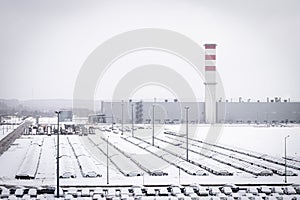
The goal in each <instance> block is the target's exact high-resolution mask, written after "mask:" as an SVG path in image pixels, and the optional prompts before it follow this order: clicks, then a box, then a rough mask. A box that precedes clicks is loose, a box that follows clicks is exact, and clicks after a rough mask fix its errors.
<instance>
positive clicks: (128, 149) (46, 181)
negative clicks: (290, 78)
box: [0, 125, 300, 186]
mask: <svg viewBox="0 0 300 200" xmlns="http://www.w3.org/2000/svg"><path fill="white" fill-rule="evenodd" d="M179 126H180V125H167V126H165V127H164V129H159V127H155V130H156V132H155V137H157V138H160V139H163V140H168V141H169V142H172V143H174V144H175V143H176V140H172V138H171V137H167V135H166V134H164V133H163V130H173V131H174V132H176V133H179V134H181V135H183V134H184V133H185V132H184V131H178V130H179ZM183 127H185V125H183ZM209 128H210V127H209V126H208V125H190V126H189V133H190V132H192V131H193V130H195V133H194V134H191V137H192V138H194V139H199V140H205V139H206V137H207V134H208V131H209ZM183 130H185V129H183ZM299 133H300V127H298V126H294V127H253V126H224V127H223V130H222V132H221V133H220V137H219V138H218V139H217V140H216V144H219V145H224V146H227V147H228V146H229V147H233V148H237V149H242V150H244V149H245V151H246V150H247V151H248V150H251V151H255V152H258V153H263V154H268V155H270V156H276V157H277V158H280V157H283V156H284V137H285V136H287V135H290V137H289V138H288V139H287V155H288V156H290V157H299V155H300V145H299V142H300V134H299ZM134 134H135V136H137V137H139V136H140V137H142V138H143V139H144V140H145V141H148V142H150V143H151V141H152V139H151V136H152V129H137V130H135V131H134ZM107 136H110V137H109V141H110V142H111V143H112V144H113V145H116V146H117V147H118V148H120V149H121V151H122V152H123V153H126V154H128V155H131V157H132V158H134V159H136V160H137V161H139V160H140V164H142V165H144V166H146V167H148V168H151V166H155V169H161V170H163V171H166V172H168V174H169V175H168V176H161V177H158V176H157V177H155V176H150V175H149V174H147V173H144V176H139V177H125V176H124V175H123V174H122V173H121V172H120V170H119V169H118V168H117V167H116V166H115V165H114V163H112V162H111V161H114V159H115V161H114V162H115V163H117V162H118V161H116V159H117V158H120V159H121V161H119V163H120V165H121V166H119V167H122V166H123V165H124V168H125V167H128V166H129V165H130V166H129V168H130V167H132V166H134V169H135V170H136V169H137V168H136V166H135V164H132V163H131V164H128V163H123V164H122V160H127V158H125V157H124V155H121V154H122V152H120V151H118V150H116V149H113V146H112V145H110V146H109V151H110V153H111V154H110V156H111V157H110V158H111V161H110V162H109V183H110V184H126V185H128V184H135V185H136V184H143V183H144V184H172V183H173V184H174V183H175V184H177V183H180V184H187V183H194V182H198V183H208V184H210V183H211V184H213V183H266V184H267V183H283V182H284V176H279V175H276V174H274V175H273V176H255V175H253V174H250V173H247V172H244V171H241V170H237V169H235V168H232V167H229V166H226V165H224V164H220V165H219V166H223V167H224V169H230V170H232V171H233V172H234V175H233V176H216V175H214V174H211V173H209V175H208V176H192V175H189V174H187V173H185V172H184V171H182V170H178V168H176V167H174V166H173V165H170V164H167V163H166V162H165V161H163V162H161V163H162V164H160V163H159V164H158V163H151V164H149V165H147V162H151V161H152V159H151V158H153V155H151V156H150V153H149V151H145V150H143V149H142V148H141V147H142V146H145V147H146V146H147V143H143V142H142V141H141V143H140V144H139V146H141V147H135V146H133V144H132V143H129V142H128V141H126V140H124V139H122V138H123V137H124V138H126V137H130V136H131V132H125V133H124V135H123V136H121V135H120V134H115V133H112V132H102V131H99V130H97V131H96V134H95V135H89V136H75V135H73V136H66V135H62V136H60V137H61V138H64V137H65V139H66V138H67V137H68V138H69V140H70V141H71V140H74V141H75V140H76V141H79V142H80V143H81V144H82V147H83V148H84V149H85V150H86V151H87V152H88V153H89V154H90V155H89V159H91V160H92V162H93V163H94V164H95V165H96V166H97V167H98V169H99V171H100V173H101V175H102V177H98V178H84V177H82V174H81V170H80V167H79V165H78V161H77V158H76V156H75V154H72V156H71V159H72V160H73V165H74V167H75V171H76V178H68V179H61V184H62V185H91V186H93V185H99V184H100V185H105V184H106V182H107V176H106V155H105V151H106V142H105V138H107ZM35 137H41V138H44V140H43V141H44V142H43V145H42V150H41V155H40V162H39V166H38V170H37V174H36V178H35V179H33V180H16V179H15V175H16V172H17V171H18V169H19V167H20V166H21V164H22V161H23V160H24V158H25V156H26V153H27V150H28V149H29V147H30V145H31V143H32V141H33V139H34V138H35ZM55 137H56V136H55V135H52V136H38V135H36V136H30V135H28V136H22V137H21V138H19V139H17V140H16V141H15V142H14V144H13V145H11V147H10V148H9V150H8V151H6V152H5V153H4V154H2V156H1V157H0V163H1V165H0V184H14V185H34V186H36V185H55V184H56V180H55V175H56V171H55V170H56V159H55V156H56V155H55V149H56V147H55V145H56V144H55ZM101 137H102V138H104V140H103V139H101ZM179 140H182V141H181V142H182V144H183V145H181V146H184V141H185V140H184V137H182V138H180V139H179ZM177 143H178V141H177ZM155 144H156V145H159V146H161V147H162V148H166V149H169V150H170V151H177V149H176V148H177V147H176V146H174V145H172V146H170V144H167V143H165V142H163V141H159V140H157V139H156V140H155ZM195 144H196V143H195ZM148 146H149V145H148ZM150 146H151V145H150ZM98 147H99V148H102V151H100V150H99V148H98ZM150 148H152V150H153V151H154V152H155V151H158V150H155V148H154V147H150ZM178 148H179V147H178ZM195 149H196V147H195ZM224 152H225V153H226V151H224ZM114 154H118V155H119V156H116V155H114ZM196 155H197V154H196V153H190V156H191V158H192V159H195V160H197V157H196ZM163 156H164V155H163ZM183 156H184V154H183ZM155 159H156V158H155ZM155 159H154V160H155ZM206 160H208V159H206ZM198 161H199V162H204V163H205V162H206V161H205V160H201V159H199V160H198ZM174 162H177V163H180V164H183V163H182V162H183V161H180V159H179V160H178V161H177V160H176V161H174ZM207 163H208V161H207ZM293 171H294V172H296V173H297V174H298V176H293V177H288V181H289V182H293V183H298V184H300V171H299V170H296V169H293Z"/></svg>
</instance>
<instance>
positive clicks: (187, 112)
mask: <svg viewBox="0 0 300 200" xmlns="http://www.w3.org/2000/svg"><path fill="white" fill-rule="evenodd" d="M184 108H185V110H186V114H185V115H186V161H189V148H188V147H189V107H188V106H186V107H184Z"/></svg>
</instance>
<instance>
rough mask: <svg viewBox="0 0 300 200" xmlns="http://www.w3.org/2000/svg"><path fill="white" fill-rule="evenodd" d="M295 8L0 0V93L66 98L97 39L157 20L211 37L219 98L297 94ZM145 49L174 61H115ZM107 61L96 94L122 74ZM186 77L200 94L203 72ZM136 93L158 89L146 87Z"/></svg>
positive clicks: (294, 2)
mask: <svg viewBox="0 0 300 200" xmlns="http://www.w3.org/2000/svg"><path fill="white" fill-rule="evenodd" d="M299 8H300V1H298V0H282V1H276V0H246V1H242V0H227V1H224V0H218V1H214V0H210V1H202V0H194V1H192V0H185V1H180V0H178V1H176V0H165V1H158V0H157V1H155V0H151V1H150V0H149V1H146V0H137V1H121V0H120V1H112V0H110V1H99V0H97V1H74V0H69V1H61V0H57V1H55V0H51V1H31V0H28V1H23V0H20V1H10V0H7V1H5V0H1V1H0V98H16V99H22V100H25V99H48V98H68V99H71V98H72V96H73V89H74V84H75V81H76V78H77V75H78V73H79V70H80V68H81V66H82V64H83V62H84V61H85V60H86V59H87V57H88V55H89V54H90V53H91V52H92V51H93V50H94V49H95V48H96V47H97V46H99V45H101V43H103V42H104V41H106V40H108V39H109V38H111V37H113V36H115V35H118V34H120V33H123V32H126V31H130V30H135V29H139V28H162V29H168V30H173V31H176V32H178V33H181V34H183V35H186V36H187V37H189V38H191V39H192V40H194V41H195V42H197V43H198V44H199V45H203V44H205V43H216V44H218V46H217V70H218V72H219V74H220V76H221V78H222V81H223V85H224V89H225V94H226V97H227V98H229V99H230V98H235V99H236V98H238V97H239V96H241V97H243V98H245V99H246V98H251V99H263V100H264V99H266V97H267V96H269V97H274V96H279V97H283V98H289V97H290V98H291V99H292V100H298V101H299V100H300V92H299V85H300V77H299V75H300V66H299V57H300V51H299V47H300V37H299V35H300V12H299ZM153 56H156V57H157V58H160V59H161V62H169V63H172V62H173V63H174V60H173V61H172V58H170V57H168V56H167V55H164V54H163V53H162V54H160V55H157V53H155V52H150V53H149V55H147V54H146V53H145V52H144V54H143V55H140V56H137V55H131V56H128V57H127V58H123V60H120V61H119V66H121V67H122V66H123V69H127V67H130V66H132V64H131V63H132V62H134V63H135V64H136V60H138V59H139V61H138V63H139V65H143V64H151V63H150V62H151V60H152V59H151V58H153ZM199 56H201V55H199ZM147 58H148V60H147ZM143 62H144V63H143ZM157 62H159V61H156V63H157ZM122 63H123V64H122ZM176 63H177V64H174V67H175V68H176V67H180V65H181V64H180V61H178V62H176ZM158 64H159V63H158ZM115 65H116V66H114V69H115V70H113V69H112V70H110V71H109V72H108V74H106V78H105V77H104V79H103V80H102V82H100V83H99V84H100V85H99V87H98V91H97V92H96V95H95V96H96V97H97V98H101V99H109V98H110V96H111V91H112V90H113V86H114V85H116V83H117V82H118V80H119V79H120V78H121V77H122V73H119V74H118V67H117V66H118V63H116V64H115ZM175 65H178V66H175ZM182 66H183V64H182ZM187 68H188V67H187ZM186 76H189V74H186ZM190 76H191V77H192V75H190ZM187 79H188V77H187ZM191 79H192V78H191ZM193 81H194V82H193ZM200 81H201V80H200ZM191 83H192V84H193V85H194V86H196V87H199V95H198V97H199V96H200V97H204V93H203V91H204V90H203V89H204V86H203V84H202V83H203V80H202V81H201V82H200V83H199V82H197V80H196V79H195V80H194V79H193V80H191ZM103 85H104V86H105V87H103ZM101 87H102V89H101ZM103 88H105V89H103ZM148 89H149V88H148ZM145 91H147V92H145ZM100 93H101V94H100ZM155 93H157V94H155ZM165 94H166V96H168V95H170V94H169V93H168V92H166V93H165ZM139 95H140V97H145V98H147V97H148V96H147V95H149V96H153V95H156V96H159V97H160V96H161V97H163V96H164V92H163V89H159V88H156V89H155V88H152V90H150V92H149V90H147V88H146V89H145V90H144V91H142V90H141V91H138V92H137V93H136V96H137V97H139ZM201 95H202V96H201Z"/></svg>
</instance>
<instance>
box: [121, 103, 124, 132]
mask: <svg viewBox="0 0 300 200" xmlns="http://www.w3.org/2000/svg"><path fill="white" fill-rule="evenodd" d="M121 106H122V110H121V115H122V135H123V133H124V101H123V100H122V103H121Z"/></svg>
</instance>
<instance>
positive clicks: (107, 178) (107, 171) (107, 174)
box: [106, 136, 109, 185]
mask: <svg viewBox="0 0 300 200" xmlns="http://www.w3.org/2000/svg"><path fill="white" fill-rule="evenodd" d="M108 139H109V136H107V140H106V183H107V185H108V184H109V166H108Z"/></svg>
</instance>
